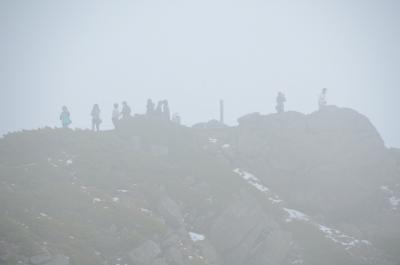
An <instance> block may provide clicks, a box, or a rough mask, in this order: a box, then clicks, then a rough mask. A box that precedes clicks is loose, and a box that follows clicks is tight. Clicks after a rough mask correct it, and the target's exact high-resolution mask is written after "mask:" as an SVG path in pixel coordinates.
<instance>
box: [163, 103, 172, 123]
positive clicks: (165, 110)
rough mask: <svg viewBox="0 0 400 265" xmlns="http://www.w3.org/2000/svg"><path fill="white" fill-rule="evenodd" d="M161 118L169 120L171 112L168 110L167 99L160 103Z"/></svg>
mask: <svg viewBox="0 0 400 265" xmlns="http://www.w3.org/2000/svg"><path fill="white" fill-rule="evenodd" d="M162 114H163V118H164V119H165V120H167V121H170V120H171V112H170V110H169V105H168V100H164V101H163V104H162Z"/></svg>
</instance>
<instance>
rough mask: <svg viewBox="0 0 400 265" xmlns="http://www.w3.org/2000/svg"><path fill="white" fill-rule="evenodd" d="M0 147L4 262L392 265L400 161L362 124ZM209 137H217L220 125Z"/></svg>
mask: <svg viewBox="0 0 400 265" xmlns="http://www.w3.org/2000/svg"><path fill="white" fill-rule="evenodd" d="M238 122H239V125H238V126H235V127H228V126H225V125H224V126H219V125H218V124H217V123H215V122H210V123H205V124H200V125H198V126H194V127H193V128H188V127H185V126H181V125H179V124H176V123H171V122H168V121H166V120H160V119H154V118H152V117H148V116H140V115H138V116H135V117H132V118H130V119H127V120H126V121H124V122H122V123H121V126H119V128H118V129H117V130H114V131H103V132H100V133H93V132H91V131H89V130H75V131H73V130H63V129H50V128H44V129H39V130H34V131H23V132H18V133H13V134H9V135H6V136H5V137H4V138H2V139H0V201H1V204H0V211H1V214H2V218H1V219H0V263H1V264H4V265H14V264H25V265H26V264H33V265H34V264H40V265H42V264H55V265H81V264H87V265H90V264H120V265H121V264H128V265H264V264H270V265H290V264H293V265H294V264H296V265H299V264H304V265H317V264H318V265H320V264H324V265H337V264H342V265H376V264H383V265H397V264H399V262H400V255H399V251H400V248H399V244H398V242H400V229H399V227H398V224H399V223H400V207H398V205H397V202H398V201H400V199H399V198H400V151H399V150H397V149H388V148H386V147H385V145H384V142H383V140H382V138H381V137H380V135H379V133H378V132H377V130H376V129H375V128H374V126H373V125H372V124H371V122H370V121H369V120H368V118H366V117H365V116H363V115H361V114H359V113H357V112H356V111H354V110H351V109H347V108H338V107H335V106H326V107H324V108H322V109H321V111H318V112H314V113H311V114H302V113H298V112H284V113H279V114H269V115H262V114H260V113H253V114H249V115H245V116H243V117H241V118H240V119H239V120H238ZM217 125H218V126H217Z"/></svg>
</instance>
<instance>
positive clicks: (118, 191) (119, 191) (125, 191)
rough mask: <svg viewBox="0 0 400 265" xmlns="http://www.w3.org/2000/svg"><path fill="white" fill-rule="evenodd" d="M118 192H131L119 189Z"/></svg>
mask: <svg viewBox="0 0 400 265" xmlns="http://www.w3.org/2000/svg"><path fill="white" fill-rule="evenodd" d="M117 191H118V192H122V193H127V192H129V190H123V189H119V190H117Z"/></svg>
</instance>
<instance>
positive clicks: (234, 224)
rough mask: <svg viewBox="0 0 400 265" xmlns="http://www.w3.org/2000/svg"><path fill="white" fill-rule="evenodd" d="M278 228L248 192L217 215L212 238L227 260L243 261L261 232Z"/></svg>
mask: <svg viewBox="0 0 400 265" xmlns="http://www.w3.org/2000/svg"><path fill="white" fill-rule="evenodd" d="M276 229H279V228H278V227H277V224H276V223H274V222H273V221H272V220H271V219H269V218H268V217H267V216H266V215H265V214H264V213H263V211H262V209H261V207H260V205H259V203H258V202H257V200H255V199H254V198H253V197H252V196H251V195H249V194H248V193H247V192H245V191H242V192H241V193H240V196H239V197H238V198H237V199H236V200H235V201H234V202H233V203H232V204H231V205H230V206H229V207H227V209H226V210H225V211H224V212H223V213H222V214H221V215H220V216H219V217H218V219H217V220H216V221H215V223H214V224H213V226H212V228H211V231H210V241H211V242H212V244H213V245H214V246H215V247H216V249H217V250H218V252H219V253H223V258H224V260H225V262H227V263H228V264H232V265H235V264H238V265H239V264H244V263H245V259H246V257H248V256H249V255H250V251H252V250H253V249H254V247H255V246H256V245H257V244H261V243H262V242H263V241H261V242H258V240H259V237H260V234H262V233H270V232H271V231H273V230H276Z"/></svg>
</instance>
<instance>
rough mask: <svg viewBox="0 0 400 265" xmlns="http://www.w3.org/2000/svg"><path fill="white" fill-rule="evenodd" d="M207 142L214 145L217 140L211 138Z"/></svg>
mask: <svg viewBox="0 0 400 265" xmlns="http://www.w3.org/2000/svg"><path fill="white" fill-rule="evenodd" d="M208 141H209V142H210V143H213V144H216V143H217V142H218V139H217V138H212V137H210V138H208Z"/></svg>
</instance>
